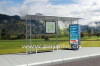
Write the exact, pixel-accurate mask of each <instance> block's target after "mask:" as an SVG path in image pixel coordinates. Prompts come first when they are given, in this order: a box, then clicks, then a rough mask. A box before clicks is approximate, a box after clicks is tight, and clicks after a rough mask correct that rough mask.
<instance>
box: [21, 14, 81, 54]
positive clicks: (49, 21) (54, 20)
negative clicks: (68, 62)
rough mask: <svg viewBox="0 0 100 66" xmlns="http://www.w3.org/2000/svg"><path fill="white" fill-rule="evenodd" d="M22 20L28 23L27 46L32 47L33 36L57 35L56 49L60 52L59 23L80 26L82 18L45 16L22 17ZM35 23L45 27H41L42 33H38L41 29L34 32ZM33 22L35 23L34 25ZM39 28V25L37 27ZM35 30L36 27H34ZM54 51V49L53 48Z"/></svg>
mask: <svg viewBox="0 0 100 66" xmlns="http://www.w3.org/2000/svg"><path fill="white" fill-rule="evenodd" d="M21 19H23V20H25V23H26V45H32V35H33V34H41V35H45V34H55V35H56V49H57V50H58V47H57V46H58V22H59V21H62V22H64V23H69V24H73V23H75V22H76V23H75V24H78V23H79V19H81V18H75V17H58V16H44V15H25V16H23V17H21ZM34 21H35V22H36V23H39V22H40V21H42V24H43V26H42V27H41V26H39V27H40V28H44V29H42V30H43V31H41V32H40V33H38V32H36V31H37V30H39V28H37V29H35V30H32V26H33V25H34ZM32 22H33V23H32ZM50 25H53V26H52V27H51V29H50V28H49V26H50ZM28 26H29V27H28ZM37 26H38V25H37ZM34 28H35V27H34ZM28 42H29V43H28ZM35 48H36V53H37V49H38V48H37V47H35ZM53 50H54V48H53ZM26 53H28V48H26ZM29 53H30V54H31V53H32V48H30V52H29Z"/></svg>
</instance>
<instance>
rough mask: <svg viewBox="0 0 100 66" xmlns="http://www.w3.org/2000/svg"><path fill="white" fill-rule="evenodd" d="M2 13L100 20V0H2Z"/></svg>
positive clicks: (84, 21)
mask: <svg viewBox="0 0 100 66" xmlns="http://www.w3.org/2000/svg"><path fill="white" fill-rule="evenodd" d="M0 13H1V14H7V15H19V16H24V15H26V14H31V15H34V14H36V13H41V14H43V15H49V16H61V17H78V18H82V19H81V20H79V22H80V24H83V25H86V24H88V23H89V22H93V21H100V0H0Z"/></svg>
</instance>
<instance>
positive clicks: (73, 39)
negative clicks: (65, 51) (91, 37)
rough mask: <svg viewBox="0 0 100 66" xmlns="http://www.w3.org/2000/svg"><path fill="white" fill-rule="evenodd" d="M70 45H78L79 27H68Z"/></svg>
mask: <svg viewBox="0 0 100 66" xmlns="http://www.w3.org/2000/svg"><path fill="white" fill-rule="evenodd" d="M69 36H70V44H76V45H80V25H78V24H73V25H70V26H69Z"/></svg>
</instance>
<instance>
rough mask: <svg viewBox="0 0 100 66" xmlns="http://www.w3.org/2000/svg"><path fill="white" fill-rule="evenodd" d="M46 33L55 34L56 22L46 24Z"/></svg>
mask: <svg viewBox="0 0 100 66" xmlns="http://www.w3.org/2000/svg"><path fill="white" fill-rule="evenodd" d="M46 33H56V22H46Z"/></svg>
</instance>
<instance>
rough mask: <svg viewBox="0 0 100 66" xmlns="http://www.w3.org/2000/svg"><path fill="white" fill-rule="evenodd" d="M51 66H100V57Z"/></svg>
mask: <svg viewBox="0 0 100 66" xmlns="http://www.w3.org/2000/svg"><path fill="white" fill-rule="evenodd" d="M49 66H100V56H96V57H91V58H84V59H80V60H78V59H77V60H75V61H70V62H63V63H58V64H51V65H49Z"/></svg>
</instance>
